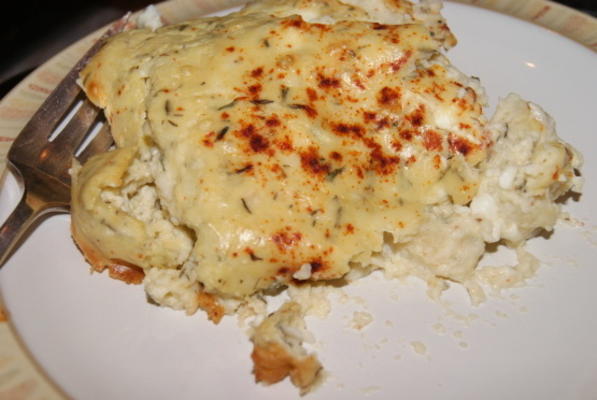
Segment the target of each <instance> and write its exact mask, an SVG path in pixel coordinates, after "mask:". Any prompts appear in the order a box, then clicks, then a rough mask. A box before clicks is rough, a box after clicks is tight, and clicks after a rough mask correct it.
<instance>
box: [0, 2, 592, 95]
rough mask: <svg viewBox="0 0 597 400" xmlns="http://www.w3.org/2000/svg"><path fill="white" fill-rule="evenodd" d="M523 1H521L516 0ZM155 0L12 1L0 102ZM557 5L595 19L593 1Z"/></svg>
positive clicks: (0, 50) (5, 22)
mask: <svg viewBox="0 0 597 400" xmlns="http://www.w3.org/2000/svg"><path fill="white" fill-rule="evenodd" d="M520 1H525V0H520ZM155 2H156V0H153V1H147V0H120V1H119V0H78V1H73V0H54V1H52V0H16V1H11V4H10V5H11V7H10V8H11V9H10V11H7V7H6V5H5V11H4V13H3V14H4V15H3V16H2V17H0V21H1V23H0V30H1V35H0V38H1V42H0V54H1V55H2V57H1V58H0V99H1V98H2V97H4V95H5V94H6V93H8V91H9V90H10V89H11V88H12V87H13V86H14V85H15V84H17V83H18V82H19V81H20V80H21V79H23V78H24V77H25V76H27V74H28V73H29V72H31V71H32V70H33V69H34V68H35V67H37V66H38V65H40V64H42V63H43V62H45V61H46V60H47V59H49V58H50V57H52V56H53V55H54V54H56V53H58V52H59V51H61V50H62V49H64V48H65V47H67V46H68V45H69V44H71V43H73V42H75V41H76V40H78V39H80V38H81V37H84V36H86V35H87V34H88V33H90V32H93V31H95V30H96V29H99V28H101V27H102V26H104V25H106V24H107V23H109V22H110V21H113V20H115V19H117V18H119V17H120V16H122V15H123V14H124V13H125V12H127V11H135V10H138V9H140V8H143V7H145V6H147V5H149V4H151V3H155ZM558 2H559V3H562V4H565V5H567V6H569V7H573V8H576V9H579V10H581V11H584V12H587V13H589V14H592V15H593V16H597V0H561V1H558Z"/></svg>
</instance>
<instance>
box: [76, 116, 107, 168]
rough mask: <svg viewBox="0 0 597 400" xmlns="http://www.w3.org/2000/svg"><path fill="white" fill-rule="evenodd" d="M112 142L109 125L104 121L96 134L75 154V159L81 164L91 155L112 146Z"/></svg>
mask: <svg viewBox="0 0 597 400" xmlns="http://www.w3.org/2000/svg"><path fill="white" fill-rule="evenodd" d="M112 143H114V140H113V139H112V134H111V133H110V126H109V125H108V124H107V123H104V125H103V126H102V128H101V129H100V130H99V132H98V133H97V135H96V136H95V137H94V138H93V139H92V140H91V142H89V144H88V145H87V147H85V148H84V149H83V151H82V152H81V153H80V154H79V155H78V156H77V160H79V162H80V163H82V164H83V163H85V162H86V161H87V160H88V159H89V157H91V156H92V155H94V154H98V153H101V152H104V151H106V150H108V149H109V148H110V146H112Z"/></svg>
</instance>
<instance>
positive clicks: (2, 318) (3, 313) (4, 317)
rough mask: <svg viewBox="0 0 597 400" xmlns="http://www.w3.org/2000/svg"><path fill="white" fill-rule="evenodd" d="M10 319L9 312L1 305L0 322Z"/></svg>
mask: <svg viewBox="0 0 597 400" xmlns="http://www.w3.org/2000/svg"><path fill="white" fill-rule="evenodd" d="M6 321H8V312H7V311H6V310H5V309H4V308H3V307H2V306H0V322H6Z"/></svg>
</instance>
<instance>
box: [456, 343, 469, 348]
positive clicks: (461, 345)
mask: <svg viewBox="0 0 597 400" xmlns="http://www.w3.org/2000/svg"><path fill="white" fill-rule="evenodd" d="M458 345H459V346H460V347H461V348H463V349H467V348H468V343H467V342H459V343H458Z"/></svg>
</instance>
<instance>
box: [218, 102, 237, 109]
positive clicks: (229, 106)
mask: <svg viewBox="0 0 597 400" xmlns="http://www.w3.org/2000/svg"><path fill="white" fill-rule="evenodd" d="M235 105H236V100H232V101H231V102H230V103H228V104H224V105H223V106H221V107H220V108H218V111H221V110H225V109H227V108H231V107H234V106H235Z"/></svg>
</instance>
